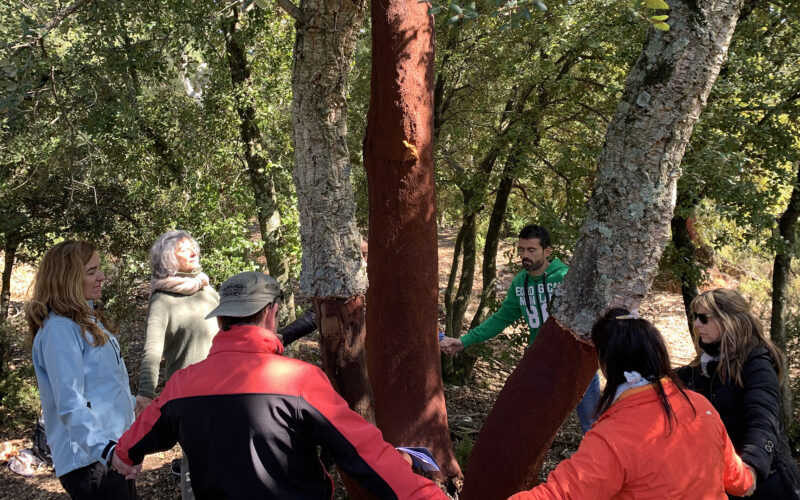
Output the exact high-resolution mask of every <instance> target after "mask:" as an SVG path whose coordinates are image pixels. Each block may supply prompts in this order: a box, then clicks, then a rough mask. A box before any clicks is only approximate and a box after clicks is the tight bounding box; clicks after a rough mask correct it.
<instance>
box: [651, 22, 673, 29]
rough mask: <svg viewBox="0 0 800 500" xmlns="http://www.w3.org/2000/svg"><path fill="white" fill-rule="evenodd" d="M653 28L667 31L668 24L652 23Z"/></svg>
mask: <svg viewBox="0 0 800 500" xmlns="http://www.w3.org/2000/svg"><path fill="white" fill-rule="evenodd" d="M653 28H655V29H657V30H661V31H669V24H667V23H653Z"/></svg>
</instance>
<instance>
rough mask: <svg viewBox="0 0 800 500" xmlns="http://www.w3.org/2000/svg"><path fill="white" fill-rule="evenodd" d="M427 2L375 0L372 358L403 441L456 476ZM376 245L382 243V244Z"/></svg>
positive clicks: (383, 424) (376, 381)
mask: <svg viewBox="0 0 800 500" xmlns="http://www.w3.org/2000/svg"><path fill="white" fill-rule="evenodd" d="M427 10H428V5H427V4H424V3H416V2H408V1H406V0H387V1H385V2H373V3H372V81H371V96H370V106H369V112H368V115H367V131H366V137H365V139H364V165H365V167H366V170H367V177H368V180H369V203H370V205H369V235H370V260H369V276H370V288H369V294H368V303H369V308H368V309H367V325H368V330H369V332H370V333H369V335H368V336H367V365H368V367H369V372H370V377H371V381H372V388H373V391H374V392H375V418H376V420H377V422H378V426H379V427H380V428H381V430H382V431H383V435H384V437H385V438H386V439H387V440H389V442H391V443H393V444H395V445H400V444H403V445H411V446H413V445H421V446H427V447H428V448H430V449H431V451H432V452H433V454H434V455H435V457H436V459H437V461H438V462H439V465H441V467H442V473H443V474H444V476H445V477H446V478H447V479H448V481H449V483H450V484H449V485H448V486H449V487H451V486H452V485H453V481H454V480H455V479H456V478H458V477H460V476H461V471H460V469H459V467H458V463H457V462H456V459H455V455H454V454H453V449H452V445H451V442H450V431H449V429H448V427H447V410H446V408H445V404H444V391H443V387H442V379H441V367H440V364H439V363H440V358H439V343H438V338H437V331H436V330H437V328H436V325H437V319H438V304H437V302H438V300H437V296H438V256H437V240H436V199H435V184H434V171H433V143H432V134H433V64H434V49H433V47H434V39H433V37H434V27H433V17H432V16H429V15H428V13H427ZM376 247H377V248H376Z"/></svg>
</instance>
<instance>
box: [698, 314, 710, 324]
mask: <svg viewBox="0 0 800 500" xmlns="http://www.w3.org/2000/svg"><path fill="white" fill-rule="evenodd" d="M694 317H695V318H697V319H699V320H700V323H703V324H704V325H707V324H708V320H709V319H711V318H713V317H714V315H713V314H706V313H694Z"/></svg>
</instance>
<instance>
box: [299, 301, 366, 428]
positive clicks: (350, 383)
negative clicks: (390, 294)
mask: <svg viewBox="0 0 800 500" xmlns="http://www.w3.org/2000/svg"><path fill="white" fill-rule="evenodd" d="M314 312H315V313H316V316H317V327H318V328H319V335H320V349H321V351H322V368H323V370H324V371H325V375H327V376H328V378H329V379H330V381H331V383H332V384H333V387H334V389H336V392H338V393H339V394H340V395H341V396H342V397H343V398H344V399H345V401H347V404H348V405H349V406H350V408H351V409H352V410H354V411H356V412H358V413H359V414H361V416H363V417H364V418H366V419H367V420H369V421H370V422H372V423H373V424H374V423H375V413H374V411H373V410H372V388H371V387H370V385H369V379H368V377H367V364H366V361H365V359H364V336H365V326H366V324H365V322H364V297H363V296H355V297H352V298H350V299H343V298H335V297H334V298H327V299H314Z"/></svg>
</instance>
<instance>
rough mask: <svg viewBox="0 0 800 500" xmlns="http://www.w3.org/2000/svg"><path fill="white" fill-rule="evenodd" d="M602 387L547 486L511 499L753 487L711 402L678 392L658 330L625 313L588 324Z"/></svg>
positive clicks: (718, 496)
mask: <svg viewBox="0 0 800 500" xmlns="http://www.w3.org/2000/svg"><path fill="white" fill-rule="evenodd" d="M591 336H592V342H593V343H594V346H595V348H596V349H597V357H598V359H599V361H600V370H601V371H602V372H603V375H604V376H605V377H606V379H607V382H606V386H605V388H604V389H603V394H602V396H601V397H600V402H599V403H598V406H597V409H596V410H595V415H596V416H597V422H596V423H595V424H594V426H593V427H592V429H591V430H590V431H589V432H588V433H587V434H586V436H584V438H583V441H581V445H580V447H579V448H578V451H577V452H575V454H573V455H572V456H571V457H570V458H569V459H567V460H564V461H563V462H561V463H560V464H559V465H558V467H556V469H555V470H554V471H553V472H551V473H550V476H549V477H548V478H547V482H546V483H544V484H541V485H539V486H537V487H536V488H534V489H532V490H530V491H524V492H520V493H517V494H516V495H514V496H512V497H511V498H510V499H509V500H534V499H542V500H543V499H569V498H587V499H589V498H590V499H592V500H604V499H611V498H616V499H622V498H625V499H645V498H648V499H651V498H702V499H706V500H711V499H714V500H722V499H724V498H725V491H730V492H732V493H736V494H739V495H744V494H746V493H748V492H749V491H751V490H752V487H753V473H752V471H751V470H748V468H747V466H746V465H745V464H744V463H742V461H741V459H740V458H739V457H738V456H737V455H736V453H735V452H734V451H733V445H732V444H731V441H730V439H729V438H728V434H727V433H726V432H725V426H724V425H723V424H722V422H721V421H720V419H719V415H718V414H717V412H716V411H714V409H713V408H712V406H711V404H710V403H709V402H708V401H707V400H706V399H705V398H703V397H702V396H700V395H699V394H696V393H694V392H692V391H686V390H684V389H683V388H682V387H681V384H680V382H679V381H678V380H677V376H676V375H675V372H674V371H673V370H672V368H671V367H670V362H669V353H668V352H667V346H666V344H665V343H664V339H663V337H662V336H661V333H660V332H659V331H658V330H657V329H656V327H655V326H653V324H652V323H650V322H649V321H646V320H644V319H639V318H638V317H636V315H634V314H631V313H630V312H628V311H627V310H625V309H620V308H615V309H611V310H609V311H608V312H606V313H605V314H604V315H603V316H601V317H600V318H599V319H598V320H597V321H596V322H595V324H594V326H592V332H591Z"/></svg>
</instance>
